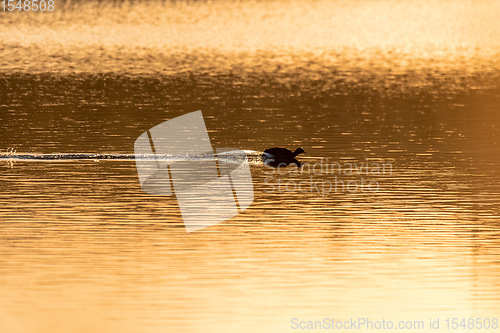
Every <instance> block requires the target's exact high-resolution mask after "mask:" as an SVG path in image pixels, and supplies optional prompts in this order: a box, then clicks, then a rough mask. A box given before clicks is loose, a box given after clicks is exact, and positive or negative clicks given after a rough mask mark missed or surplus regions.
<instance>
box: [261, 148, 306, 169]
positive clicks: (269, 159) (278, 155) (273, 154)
mask: <svg viewBox="0 0 500 333" xmlns="http://www.w3.org/2000/svg"><path fill="white" fill-rule="evenodd" d="M305 152H306V151H305V150H304V149H303V148H297V149H295V151H294V152H292V151H291V150H288V149H286V148H270V149H266V150H264V163H266V164H267V165H270V166H273V167H280V166H286V165H289V164H295V165H297V166H298V167H300V166H301V165H302V163H300V162H299V161H297V160H296V159H295V157H296V156H297V155H299V154H302V153H305Z"/></svg>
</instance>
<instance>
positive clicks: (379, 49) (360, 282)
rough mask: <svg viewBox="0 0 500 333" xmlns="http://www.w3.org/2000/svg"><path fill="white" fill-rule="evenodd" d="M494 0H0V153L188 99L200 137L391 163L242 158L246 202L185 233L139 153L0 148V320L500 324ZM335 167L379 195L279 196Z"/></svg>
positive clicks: (102, 141) (247, 328) (126, 133)
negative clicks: (27, 1)
mask: <svg viewBox="0 0 500 333" xmlns="http://www.w3.org/2000/svg"><path fill="white" fill-rule="evenodd" d="M498 12H500V4H499V2H498V1H481V2H475V1H459V0H456V1H452V0H449V1H447V0H443V1H419V2H413V1H409V0H408V1H323V0H319V1H300V0H292V1H253V0H252V1H213V2H204V1H202V2H175V3H172V2H160V1H153V2H151V1H150V2H133V3H132V2H127V1H125V2H120V3H115V4H112V3H111V2H100V3H95V2H90V3H87V2H83V1H81V2H80V1H73V2H71V3H63V2H56V11H54V12H52V13H43V14H40V13H37V14H35V13H4V12H1V13H0V27H1V31H2V32H1V36H0V69H1V71H0V121H1V122H0V124H1V125H0V128H1V131H0V150H2V151H6V150H7V148H8V147H13V148H15V149H16V150H17V151H18V152H24V153H117V154H129V153H133V143H134V140H135V139H136V138H137V137H138V136H139V135H140V134H142V133H143V132H144V131H146V130H147V129H149V128H151V127H152V126H155V125H157V124H159V123H161V122H163V121H166V120H168V119H172V118H174V117H176V116H180V115H182V114H185V113H188V112H191V111H196V110H200V109H201V110H202V111H203V114H204V117H205V122H206V125H207V128H208V130H209V134H210V137H211V140H212V145H213V146H214V147H217V148H218V147H234V148H238V149H250V150H258V151H263V150H264V149H266V148H270V147H275V146H284V147H288V148H295V147H299V146H302V147H304V148H305V150H306V151H307V154H305V155H301V157H300V158H299V159H300V160H301V161H302V162H307V163H309V164H314V163H320V162H321V161H322V160H323V161H326V160H327V159H328V161H331V162H339V163H358V165H359V164H360V163H363V162H366V161H371V162H374V163H375V162H379V163H390V164H391V165H392V169H391V170H392V171H391V173H390V174H386V175H371V176H366V175H362V174H361V175H356V174H354V175H345V174H333V175H332V174H325V173H322V174H314V173H313V172H310V173H303V174H290V173H284V174H280V175H278V174H276V173H275V174H270V173H271V171H270V169H268V168H266V167H263V166H255V165H252V167H251V170H252V176H253V185H254V193H255V201H254V203H253V204H252V206H250V207H249V208H248V209H247V210H246V211H245V212H244V213H242V214H240V215H238V216H236V217H234V218H233V219H231V220H229V221H225V222H223V223H220V224H218V225H215V226H212V227H210V228H207V229H205V230H202V231H199V232H194V233H190V234H187V233H186V232H185V229H184V224H183V221H182V218H181V215H180V211H179V208H178V206H177V203H176V200H175V197H161V196H151V195H147V194H145V193H143V192H142V191H141V188H140V185H139V182H138V179H137V173H136V170H135V164H134V162H133V161H101V162H94V161H67V162H61V163H48V162H24V161H15V162H14V163H13V164H12V165H11V164H10V163H9V162H8V161H0V162H1V164H0V175H1V176H0V180H1V181H0V263H1V264H0V318H1V319H0V332H9V333H11V332H23V333H25V332H29V333H31V332H51V333H59V332H61V333H62V332H121V333H128V332H147V333H149V332H162V333H163V332H297V331H306V330H294V329H292V328H291V320H292V318H299V319H300V320H322V318H324V317H333V318H335V319H349V318H351V317H353V318H357V317H368V318H370V319H371V320H382V319H383V318H385V319H386V320H392V321H394V322H395V323H396V322H397V321H399V320H423V321H424V322H425V325H426V326H425V329H423V330H421V331H422V332H428V331H431V330H430V328H429V327H428V321H429V318H433V319H434V318H440V322H441V326H440V328H441V329H440V330H439V332H441V331H442V332H447V331H448V330H446V326H445V322H444V320H445V319H446V318H452V317H458V318H476V317H482V318H485V317H488V318H496V317H495V316H497V317H498V316H499V314H500V297H499V295H498V288H499V286H500V269H499V268H498V262H499V260H500V252H499V244H500V229H499V224H498V223H499V221H498V213H499V208H500V206H499V199H500V186H499V184H500V169H499V168H498V165H499V162H500V157H499V156H500V154H499V152H500V151H499V145H500V144H499V136H500V133H499V128H500V115H499V112H498V111H499V109H500V89H499V82H500V81H499V77H500V75H499V74H500V72H499V69H500V56H499V55H500V39H498V36H499V35H500V23H499V22H498V20H497V16H498V15H497V14H498ZM335 176H337V177H338V180H342V181H345V182H347V181H356V182H360V181H361V180H362V178H369V179H371V180H376V181H377V182H378V184H379V186H380V188H379V191H377V192H361V191H357V192H349V191H343V192H342V191H340V190H339V191H337V192H335V191H330V192H328V193H323V192H319V191H316V190H315V188H313V189H312V190H311V189H310V188H309V190H308V191H303V192H300V191H298V190H293V189H292V188H290V187H289V191H288V192H287V191H285V190H286V187H285V190H283V191H282V192H280V191H278V190H277V189H278V187H277V185H278V181H282V182H283V183H286V182H289V181H293V182H294V183H295V184H298V183H299V182H301V181H304V182H308V181H310V177H313V180H314V182H323V181H333V180H334V179H335V178H334V177H335ZM272 189H275V191H274V192H273V191H272ZM282 189H283V188H282ZM360 331H363V330H360ZM365 331H367V330H365ZM410 331H412V330H408V332H410ZM435 331H436V330H434V332H435ZM449 331H450V332H451V331H452V330H449ZM463 331H464V330H463Z"/></svg>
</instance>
